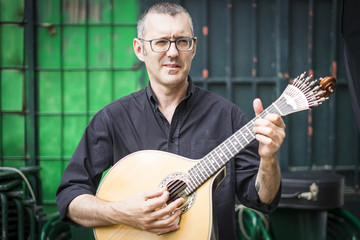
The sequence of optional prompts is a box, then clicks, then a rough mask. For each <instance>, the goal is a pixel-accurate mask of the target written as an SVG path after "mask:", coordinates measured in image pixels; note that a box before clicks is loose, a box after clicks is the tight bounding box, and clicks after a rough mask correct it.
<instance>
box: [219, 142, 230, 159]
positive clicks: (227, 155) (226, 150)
mask: <svg viewBox="0 0 360 240" xmlns="http://www.w3.org/2000/svg"><path fill="white" fill-rule="evenodd" d="M219 147H220V149H221V151H222V152H223V153H224V154H225V156H226V158H227V159H230V158H232V154H231V152H230V151H229V149H228V148H227V147H226V145H225V144H224V143H223V144H221V145H220V146H219Z"/></svg>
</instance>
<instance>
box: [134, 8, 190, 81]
mask: <svg viewBox="0 0 360 240" xmlns="http://www.w3.org/2000/svg"><path fill="white" fill-rule="evenodd" d="M182 37H190V38H191V37H193V33H192V31H191V27H190V23H189V19H188V17H187V15H186V14H185V13H179V14H176V15H175V16H171V15H167V14H156V13H150V14H148V15H147V17H146V23H145V35H144V36H143V38H144V39H146V40H152V39H157V38H164V39H169V40H176V39H178V38H182ZM134 50H135V53H136V55H137V56H138V58H139V59H140V60H141V61H143V62H144V63H145V65H146V68H147V71H148V75H149V78H150V82H151V84H152V85H153V84H161V85H162V86H165V87H179V86H180V85H182V84H184V82H186V81H187V76H188V74H189V72H190V68H191V61H192V59H193V57H194V56H195V52H196V41H195V43H194V49H193V50H191V51H187V52H183V51H178V50H177V49H176V46H175V43H171V45H170V49H169V50H168V51H166V52H162V53H157V52H153V51H152V50H151V47H150V43H149V42H147V41H142V42H141V41H140V40H138V39H135V40H134Z"/></svg>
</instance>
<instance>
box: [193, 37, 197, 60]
mask: <svg viewBox="0 0 360 240" xmlns="http://www.w3.org/2000/svg"><path fill="white" fill-rule="evenodd" d="M196 46H197V39H196V38H195V41H194V49H193V56H192V58H194V57H195V54H196Z"/></svg>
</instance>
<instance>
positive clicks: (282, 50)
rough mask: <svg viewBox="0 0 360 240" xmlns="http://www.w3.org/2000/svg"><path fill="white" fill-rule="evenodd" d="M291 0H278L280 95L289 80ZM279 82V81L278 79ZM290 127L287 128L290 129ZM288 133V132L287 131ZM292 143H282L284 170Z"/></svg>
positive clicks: (287, 167)
mask: <svg viewBox="0 0 360 240" xmlns="http://www.w3.org/2000/svg"><path fill="white" fill-rule="evenodd" d="M289 4H290V3H289V0H278V1H277V3H276V9H277V14H276V31H277V34H276V35H277V40H276V61H277V64H276V66H277V75H278V77H279V78H280V83H279V85H278V90H279V92H278V95H279V94H281V92H282V91H283V89H284V88H285V86H286V85H287V83H288V82H289V77H290V76H289V19H290V14H289V9H290V8H289ZM278 82H279V81H278ZM283 120H284V122H285V125H286V126H289V125H290V121H289V118H284V119H283ZM288 129H289V128H286V131H288ZM287 133H288V132H287ZM289 156H290V144H289V141H288V139H285V141H284V142H283V144H282V147H281V148H280V152H279V163H280V168H281V170H282V171H288V169H289Z"/></svg>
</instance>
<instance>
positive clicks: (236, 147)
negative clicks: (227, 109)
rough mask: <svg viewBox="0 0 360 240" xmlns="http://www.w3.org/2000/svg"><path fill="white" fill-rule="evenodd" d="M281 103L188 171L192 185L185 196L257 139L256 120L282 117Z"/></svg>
mask: <svg viewBox="0 0 360 240" xmlns="http://www.w3.org/2000/svg"><path fill="white" fill-rule="evenodd" d="M281 102H282V101H281V98H279V99H278V100H277V101H276V102H274V103H273V104H271V105H270V106H269V107H268V108H266V109H265V110H264V111H263V112H262V113H261V114H259V115H258V116H256V117H255V118H253V119H252V120H251V121H249V122H248V123H247V124H246V125H244V126H243V127H242V128H240V129H239V130H238V131H237V132H235V133H234V134H233V135H231V136H230V137H229V138H228V139H226V140H225V141H224V142H223V143H221V144H220V145H219V146H217V147H216V148H215V149H214V150H212V151H211V152H210V153H208V154H207V155H206V156H205V157H203V158H202V159H201V160H200V161H199V162H198V163H197V164H195V165H194V166H193V167H192V168H191V169H190V170H189V171H188V173H189V176H190V183H189V185H188V187H187V188H186V190H185V194H186V195H190V194H191V193H192V192H193V191H195V190H196V189H197V188H198V187H200V186H201V185H202V184H203V183H204V182H205V181H206V180H208V179H209V178H210V177H211V176H213V175H214V174H215V173H217V172H218V171H219V170H220V169H222V168H223V167H224V166H225V164H226V163H227V162H229V161H230V160H231V159H232V158H233V157H235V155H236V154H238V153H239V152H240V151H241V150H243V149H244V148H245V147H246V146H247V145H249V144H250V143H251V142H252V141H253V140H254V139H255V133H254V131H253V128H254V122H255V121H256V119H258V118H264V117H265V116H266V115H267V114H269V113H275V114H278V115H282V114H281V111H280V109H279V107H278V106H277V105H279V104H281Z"/></svg>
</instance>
